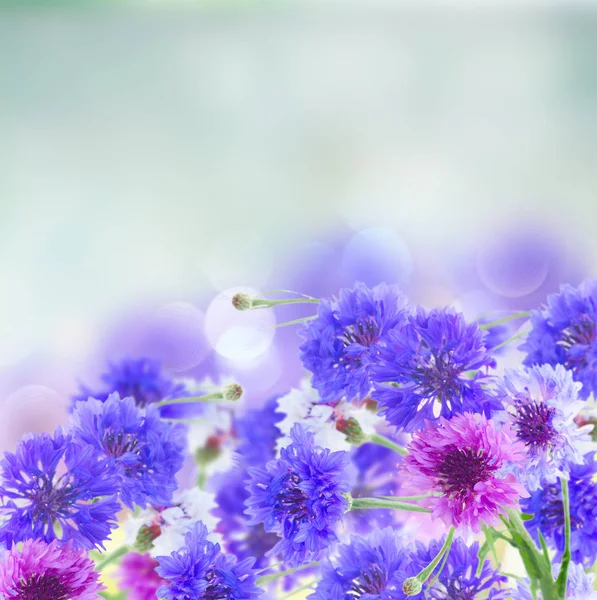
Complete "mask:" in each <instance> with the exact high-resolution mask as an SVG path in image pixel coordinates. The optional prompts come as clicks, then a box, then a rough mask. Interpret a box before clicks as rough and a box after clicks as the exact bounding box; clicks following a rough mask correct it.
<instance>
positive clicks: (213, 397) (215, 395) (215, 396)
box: [155, 392, 224, 406]
mask: <svg viewBox="0 0 597 600" xmlns="http://www.w3.org/2000/svg"><path fill="white" fill-rule="evenodd" d="M223 399H224V392H212V393H211V394H204V395H203V396H190V397H189V398H168V400H162V401H161V402H156V403H155V406H169V405H170V404H192V403H195V402H218V401H219V400H223Z"/></svg>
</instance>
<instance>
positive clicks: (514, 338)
mask: <svg viewBox="0 0 597 600" xmlns="http://www.w3.org/2000/svg"><path fill="white" fill-rule="evenodd" d="M529 331H530V329H525V330H524V331H521V332H520V333H517V334H516V335H513V336H512V337H511V338H508V339H507V340H506V341H505V342H502V343H501V344H498V345H497V346H494V347H493V348H492V350H497V349H498V348H503V347H504V346H507V345H508V344H511V343H512V342H513V341H514V340H517V339H518V338H520V337H522V336H523V335H526V334H527V333H528V332H529Z"/></svg>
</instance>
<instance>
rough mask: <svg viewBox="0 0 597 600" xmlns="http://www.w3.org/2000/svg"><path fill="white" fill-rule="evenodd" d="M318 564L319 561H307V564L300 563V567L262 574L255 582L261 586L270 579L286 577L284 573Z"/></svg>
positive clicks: (270, 581)
mask: <svg viewBox="0 0 597 600" xmlns="http://www.w3.org/2000/svg"><path fill="white" fill-rule="evenodd" d="M317 565H319V561H315V562H312V563H309V564H308V565H301V566H300V567H294V568H293V569H286V570H285V571H279V572H278V573H273V574H272V575H264V576H263V577H260V578H259V579H258V580H257V581H256V582H255V583H256V584H257V585H258V586H260V587H262V586H264V585H267V584H268V583H272V581H276V580H278V579H281V578H282V577H286V575H290V574H291V573H296V572H297V571H302V570H303V569H308V568H310V567H316V566H317Z"/></svg>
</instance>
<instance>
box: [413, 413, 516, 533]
mask: <svg viewBox="0 0 597 600" xmlns="http://www.w3.org/2000/svg"><path fill="white" fill-rule="evenodd" d="M408 449H409V451H410V454H409V455H407V456H406V457H405V459H404V469H403V470H404V473H405V475H406V476H408V477H410V478H411V480H410V483H411V484H412V485H413V487H415V488H416V489H419V490H421V493H430V494H435V495H434V496H431V497H430V498H427V499H426V500H424V501H423V502H424V503H426V505H427V506H428V507H429V508H431V509H432V516H433V517H434V518H437V517H439V518H441V519H442V521H443V522H444V523H445V524H446V525H447V526H450V525H454V526H456V527H459V528H461V529H463V530H465V531H467V530H468V529H469V528H470V529H472V530H473V531H474V532H476V533H477V532H479V531H480V530H481V524H488V525H494V524H497V523H499V517H498V515H499V514H502V513H503V512H504V510H505V509H506V508H508V507H514V506H516V504H517V502H518V499H519V498H520V497H521V496H526V495H528V494H527V492H526V490H525V488H524V486H523V485H522V484H520V483H518V482H517V479H516V477H515V476H514V475H513V474H512V473H511V472H510V471H511V470H512V469H513V468H515V467H516V466H517V465H519V464H520V463H522V462H523V461H524V458H525V453H524V445H523V444H522V443H521V442H517V441H516V440H515V438H514V432H513V431H512V430H511V429H510V427H509V426H508V425H505V426H504V427H503V428H501V429H498V428H497V427H496V425H495V423H493V422H492V421H488V420H487V418H486V417H485V416H483V415H478V414H471V413H464V414H462V415H456V416H454V417H452V419H450V420H449V421H448V420H446V419H443V418H442V419H440V424H439V426H435V425H432V424H431V423H428V424H427V427H426V428H425V429H424V430H423V431H420V432H418V433H416V434H415V435H414V436H413V439H412V441H411V442H410V444H409V445H408Z"/></svg>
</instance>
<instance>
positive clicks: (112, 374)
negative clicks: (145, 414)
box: [73, 358, 189, 408]
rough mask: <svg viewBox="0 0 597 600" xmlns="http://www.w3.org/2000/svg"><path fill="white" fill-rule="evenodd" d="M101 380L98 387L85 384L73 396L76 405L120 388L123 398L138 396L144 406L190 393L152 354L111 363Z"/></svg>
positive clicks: (138, 400) (136, 398) (118, 390)
mask: <svg viewBox="0 0 597 600" xmlns="http://www.w3.org/2000/svg"><path fill="white" fill-rule="evenodd" d="M101 381H102V384H103V385H102V386H101V387H100V388H98V389H95V390H92V389H90V388H88V387H87V386H85V385H81V389H80V390H79V393H78V394H77V395H76V396H74V397H73V408H75V407H76V403H77V402H80V401H84V400H87V399H88V398H89V397H91V398H96V399H97V400H101V401H102V402H104V401H106V400H107V399H108V396H109V395H110V394H112V393H113V392H117V393H118V394H119V395H120V397H121V398H128V397H129V396H130V397H132V398H134V399H135V402H136V404H137V406H141V407H144V406H147V405H148V404H154V403H156V402H159V401H160V400H164V399H165V398H183V397H185V396H188V395H189V394H188V393H187V390H186V389H185V386H184V385H183V384H182V383H178V382H176V381H173V380H172V379H170V378H169V377H167V376H166V375H165V374H164V373H163V372H162V369H161V366H160V362H159V361H157V360H154V359H151V358H124V359H122V360H121V361H120V362H116V363H109V365H108V370H107V371H106V372H105V373H104V374H103V375H102V376H101Z"/></svg>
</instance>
